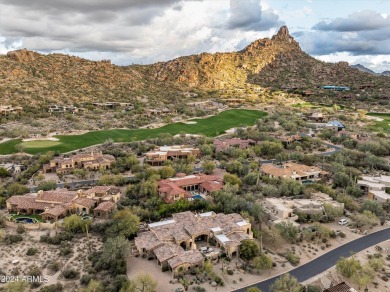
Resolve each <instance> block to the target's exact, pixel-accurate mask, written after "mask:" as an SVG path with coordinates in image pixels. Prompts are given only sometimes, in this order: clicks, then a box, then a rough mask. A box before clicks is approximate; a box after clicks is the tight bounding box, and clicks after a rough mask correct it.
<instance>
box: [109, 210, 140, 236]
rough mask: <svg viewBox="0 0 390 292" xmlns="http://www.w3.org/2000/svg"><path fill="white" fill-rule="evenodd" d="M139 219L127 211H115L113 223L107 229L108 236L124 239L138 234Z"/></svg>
mask: <svg viewBox="0 0 390 292" xmlns="http://www.w3.org/2000/svg"><path fill="white" fill-rule="evenodd" d="M139 223H140V220H139V217H138V216H137V215H135V214H133V212H131V211H130V210H129V209H124V210H120V211H117V212H116V213H115V214H114V216H113V223H112V225H111V226H110V227H109V228H108V229H107V231H106V233H107V235H108V236H110V237H113V236H124V237H126V238H130V237H132V236H133V235H134V234H136V233H137V232H138V229H139Z"/></svg>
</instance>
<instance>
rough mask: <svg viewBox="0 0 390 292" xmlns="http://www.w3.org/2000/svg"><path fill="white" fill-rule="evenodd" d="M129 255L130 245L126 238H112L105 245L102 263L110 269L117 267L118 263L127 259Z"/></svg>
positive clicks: (101, 258)
mask: <svg viewBox="0 0 390 292" xmlns="http://www.w3.org/2000/svg"><path fill="white" fill-rule="evenodd" d="M129 253H130V244H129V241H128V240H127V239H126V238H124V237H122V236H118V237H111V238H108V239H107V240H106V242H105V243H104V246H103V252H102V255H101V257H100V261H101V262H102V263H105V264H107V265H109V266H110V267H115V266H116V264H117V261H119V260H124V259H126V258H127V256H128V255H129Z"/></svg>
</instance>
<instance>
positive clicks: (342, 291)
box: [323, 282, 357, 292]
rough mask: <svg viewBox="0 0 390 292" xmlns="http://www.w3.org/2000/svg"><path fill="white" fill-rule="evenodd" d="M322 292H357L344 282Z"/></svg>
mask: <svg viewBox="0 0 390 292" xmlns="http://www.w3.org/2000/svg"><path fill="white" fill-rule="evenodd" d="M323 292H357V290H356V289H355V288H351V287H350V286H349V285H347V284H346V283H345V282H341V283H340V284H337V285H334V286H332V287H329V288H328V289H325V290H324V291H323Z"/></svg>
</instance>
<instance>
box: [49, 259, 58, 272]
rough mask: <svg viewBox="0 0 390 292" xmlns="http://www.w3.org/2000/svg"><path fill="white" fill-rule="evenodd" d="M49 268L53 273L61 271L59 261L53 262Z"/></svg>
mask: <svg viewBox="0 0 390 292" xmlns="http://www.w3.org/2000/svg"><path fill="white" fill-rule="evenodd" d="M47 268H48V269H49V270H50V271H52V272H58V271H59V270H60V263H59V262H57V261H52V262H50V263H49V264H48V265H47Z"/></svg>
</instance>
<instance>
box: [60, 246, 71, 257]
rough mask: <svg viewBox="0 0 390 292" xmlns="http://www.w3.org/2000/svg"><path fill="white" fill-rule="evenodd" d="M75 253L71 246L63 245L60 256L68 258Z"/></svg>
mask: <svg viewBox="0 0 390 292" xmlns="http://www.w3.org/2000/svg"><path fill="white" fill-rule="evenodd" d="M72 252H73V251H72V248H71V247H70V245H69V244H63V243H61V247H60V256H63V257H64V256H67V255H69V254H71V253H72Z"/></svg>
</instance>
